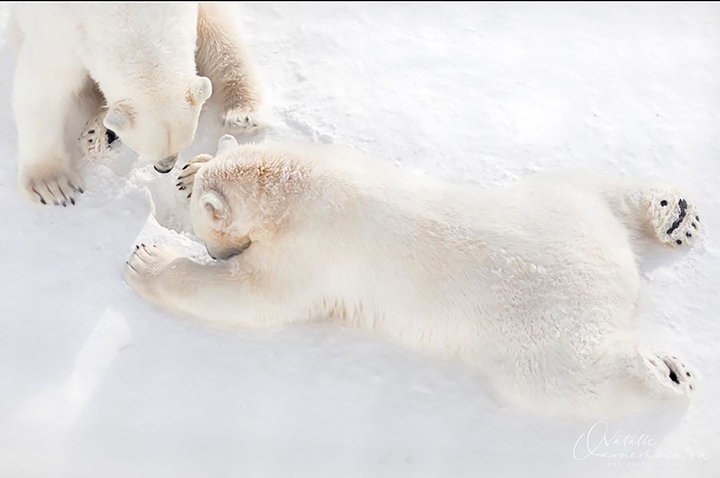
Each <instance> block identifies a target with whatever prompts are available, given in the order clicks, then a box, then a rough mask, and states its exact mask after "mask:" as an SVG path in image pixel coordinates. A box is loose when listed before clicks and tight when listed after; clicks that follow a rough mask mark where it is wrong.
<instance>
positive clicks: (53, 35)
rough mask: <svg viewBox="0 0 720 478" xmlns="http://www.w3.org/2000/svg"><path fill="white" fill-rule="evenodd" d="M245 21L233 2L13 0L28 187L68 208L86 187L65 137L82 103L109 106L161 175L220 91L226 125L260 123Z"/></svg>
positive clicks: (115, 126) (109, 121)
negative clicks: (242, 29) (237, 19)
mask: <svg viewBox="0 0 720 478" xmlns="http://www.w3.org/2000/svg"><path fill="white" fill-rule="evenodd" d="M233 18H234V16H233V12H232V11H228V10H227V8H226V7H225V6H223V5H222V4H200V5H198V4H194V3H182V4H177V3H169V4H156V3H122V4H118V3H92V2H90V3H75V4H68V3H56V4H32V3H22V4H18V5H15V6H13V12H12V16H11V18H10V24H9V27H8V30H9V33H10V41H11V43H12V44H14V45H15V47H16V49H17V51H18V59H17V67H16V70H15V78H14V85H13V98H12V102H13V110H14V114H15V121H16V123H17V129H18V155H19V174H18V176H19V177H18V187H19V190H20V192H21V193H22V194H23V195H24V196H26V197H27V198H28V199H30V200H31V201H33V202H37V203H41V204H62V205H63V206H65V205H67V204H68V203H70V204H74V202H75V199H74V198H75V196H76V194H77V193H78V192H82V186H81V178H79V177H78V174H77V173H76V171H75V169H74V167H73V165H72V161H71V152H70V150H69V148H68V144H66V141H65V140H66V131H65V129H66V126H67V124H66V123H67V119H68V117H69V116H71V115H70V112H71V111H73V108H74V107H75V106H77V103H78V102H79V101H78V100H84V102H85V103H88V109H89V111H88V112H89V113H90V114H91V115H93V114H95V113H98V112H100V108H101V107H103V106H107V111H106V114H105V111H104V110H103V118H104V127H107V129H108V130H111V132H112V134H113V137H114V136H115V134H116V135H117V136H119V137H120V139H121V140H122V141H123V143H124V144H125V145H126V146H128V147H130V148H131V149H133V150H134V151H136V152H137V153H138V154H140V155H141V156H143V157H144V158H146V159H148V160H150V161H153V162H154V163H155V169H157V170H158V172H161V173H166V172H169V171H170V170H171V169H172V168H173V166H174V165H175V161H176V159H177V154H178V153H179V152H181V151H182V150H183V149H185V148H186V147H188V146H189V145H190V143H191V142H192V140H193V138H194V136H195V130H196V128H197V124H198V117H199V115H200V110H201V107H202V105H203V103H204V102H205V100H207V98H208V97H209V96H210V94H211V92H212V89H213V87H214V89H215V91H216V94H217V95H220V97H221V103H222V118H221V120H222V123H223V126H224V127H225V129H226V130H228V131H242V130H247V129H252V128H254V127H255V126H257V121H258V109H259V107H260V101H261V98H260V93H259V89H258V85H257V82H256V81H255V80H254V78H253V75H252V71H251V69H249V68H248V65H247V61H248V56H247V55H246V53H245V49H244V47H243V45H242V44H241V42H240V39H239V38H238V36H237V31H236V30H237V28H236V27H235V25H234V23H233ZM198 73H199V74H200V75H203V76H198ZM211 82H212V83H211ZM99 129H100V128H99V127H98V128H95V129H93V130H91V133H90V135H89V136H88V137H83V140H84V141H89V142H93V141H95V140H96V136H95V137H94V136H93V135H94V134H95V133H96V132H97V131H95V130H99ZM72 137H73V138H75V137H76V135H75V133H73V135H72ZM102 139H103V140H104V138H102ZM111 139H112V138H110V140H111Z"/></svg>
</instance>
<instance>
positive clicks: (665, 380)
mask: <svg viewBox="0 0 720 478" xmlns="http://www.w3.org/2000/svg"><path fill="white" fill-rule="evenodd" d="M644 358H645V361H646V366H647V367H648V369H649V370H650V373H651V376H652V377H653V380H654V381H656V382H657V385H659V386H660V387H661V388H660V390H659V391H661V394H662V395H670V396H689V395H690V394H691V393H692V392H693V389H694V383H695V381H694V377H693V374H692V372H690V370H688V368H687V367H686V366H685V364H683V363H682V362H680V360H679V359H678V358H677V357H675V356H669V355H664V354H652V355H647V356H645V357H644Z"/></svg>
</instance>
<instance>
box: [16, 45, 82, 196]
mask: <svg viewBox="0 0 720 478" xmlns="http://www.w3.org/2000/svg"><path fill="white" fill-rule="evenodd" d="M87 78H88V76H87V72H86V71H85V68H84V67H83V66H82V64H81V63H80V62H79V61H77V59H76V58H75V57H73V56H71V55H67V54H62V53H61V52H48V51H47V47H46V45H37V44H33V43H31V42H29V41H26V42H25V43H24V44H23V46H22V48H21V50H20V54H19V56H18V61H17V68H16V70H15V79H14V88H13V98H12V102H13V111H14V114H15V120H16V124H17V128H18V155H19V171H18V188H19V190H20V192H21V194H23V195H24V196H25V197H26V198H27V199H29V200H31V201H33V202H35V203H38V204H55V205H60V204H62V205H63V206H67V205H68V204H75V197H76V195H77V193H81V192H82V185H81V183H80V178H79V177H78V175H77V173H76V172H75V170H74V168H73V166H72V161H71V158H70V153H69V152H68V148H67V145H66V144H65V125H66V119H67V114H68V112H69V111H70V108H71V107H72V104H73V101H75V99H76V95H77V93H78V92H79V91H80V90H82V88H83V86H84V83H85V81H86V79H87Z"/></svg>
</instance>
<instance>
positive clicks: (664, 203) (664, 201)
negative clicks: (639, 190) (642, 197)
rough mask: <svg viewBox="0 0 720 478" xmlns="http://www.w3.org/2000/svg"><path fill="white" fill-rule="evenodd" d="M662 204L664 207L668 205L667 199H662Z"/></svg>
mask: <svg viewBox="0 0 720 478" xmlns="http://www.w3.org/2000/svg"><path fill="white" fill-rule="evenodd" d="M660 205H661V206H662V207H665V206H667V201H666V200H664V199H663V200H662V201H660Z"/></svg>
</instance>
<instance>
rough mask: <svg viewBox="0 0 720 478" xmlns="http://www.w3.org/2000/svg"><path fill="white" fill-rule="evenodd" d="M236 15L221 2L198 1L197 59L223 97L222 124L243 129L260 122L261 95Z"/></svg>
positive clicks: (240, 130)
mask: <svg viewBox="0 0 720 478" xmlns="http://www.w3.org/2000/svg"><path fill="white" fill-rule="evenodd" d="M233 15H237V12H234V11H233V10H232V9H231V8H229V7H228V6H226V5H224V4H222V3H201V4H200V5H199V7H198V27H197V51H196V53H195V61H196V63H197V67H198V71H199V73H200V74H201V75H203V76H207V77H208V78H210V80H211V81H212V84H213V92H214V94H215V95H219V96H220V98H221V102H222V103H221V104H222V108H223V110H222V118H221V120H222V124H223V127H224V128H225V129H226V131H228V132H230V133H240V132H245V131H251V130H254V129H255V128H257V127H258V126H261V119H260V113H259V111H260V106H261V103H262V98H261V96H262V95H261V90H260V85H259V82H258V81H257V79H256V78H255V75H254V74H253V71H252V68H251V65H250V61H249V58H250V56H249V53H248V52H247V49H246V47H245V46H244V45H243V43H242V41H241V40H240V38H239V36H238V31H237V30H238V29H237V26H236V25H235V23H234V21H233V20H234V18H233Z"/></svg>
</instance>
